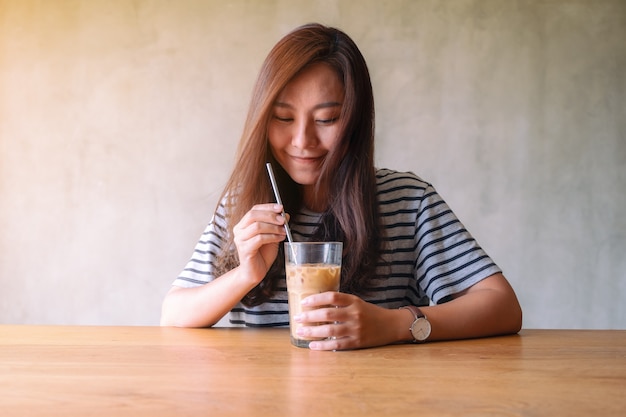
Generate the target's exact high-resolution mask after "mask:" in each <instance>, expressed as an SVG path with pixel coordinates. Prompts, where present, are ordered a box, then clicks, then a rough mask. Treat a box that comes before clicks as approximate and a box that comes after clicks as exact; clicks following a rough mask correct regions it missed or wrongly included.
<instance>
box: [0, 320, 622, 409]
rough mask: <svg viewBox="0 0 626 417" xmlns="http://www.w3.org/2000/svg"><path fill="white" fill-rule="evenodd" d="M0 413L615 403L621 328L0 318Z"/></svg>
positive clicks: (619, 386)
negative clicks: (303, 342) (410, 339)
mask: <svg viewBox="0 0 626 417" xmlns="http://www.w3.org/2000/svg"><path fill="white" fill-rule="evenodd" d="M0 390H1V391H0V415H1V416H4V417H13V416H63V417H68V416H215V415H217V416H238V417H245V416H255V417H259V416H292V415H293V416H344V415H345V416H348V415H350V416H406V415H409V414H413V415H418V416H447V415H455V416H456V415H463V416H485V415H494V416H495V415H498V416H501V415H507V416H509V415H520V416H576V415H590V416H594V417H600V416H603V417H604V416H623V415H626V331H564V330H554V331H553V330H524V331H522V332H521V333H520V335H515V336H506V337H496V338H488V339H480V340H467V341H455V342H441V343H431V344H425V345H394V346H386V347H381V348H375V349H366V350H358V351H348V352H314V351H310V350H308V349H301V348H296V347H293V346H291V345H290V344H289V334H288V332H287V330H285V329H263V330H250V329H176V328H161V327H82V326H0Z"/></svg>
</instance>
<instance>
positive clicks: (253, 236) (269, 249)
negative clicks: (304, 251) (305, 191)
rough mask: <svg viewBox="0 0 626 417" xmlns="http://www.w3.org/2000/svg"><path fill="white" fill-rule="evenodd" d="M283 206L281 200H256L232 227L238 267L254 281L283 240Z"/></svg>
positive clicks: (262, 273) (259, 279) (266, 269)
mask: <svg viewBox="0 0 626 417" xmlns="http://www.w3.org/2000/svg"><path fill="white" fill-rule="evenodd" d="M282 210H283V206H282V205H280V204H273V203H269V204H257V205H255V206H254V207H252V208H251V209H250V211H248V212H247V213H246V214H245V215H244V216H243V218H242V219H241V221H240V222H239V223H237V224H236V225H235V227H234V228H233V233H234V236H235V239H234V240H235V246H236V247H237V254H238V255H239V268H241V270H242V272H243V273H244V274H245V276H246V277H248V279H250V280H251V281H253V283H254V284H255V285H256V284H258V283H259V282H261V281H262V280H263V278H264V277H265V274H267V271H268V270H269V269H270V267H271V266H272V263H274V260H275V259H276V256H277V255H278V245H279V244H280V243H281V242H282V241H283V240H285V236H286V232H285V227H284V225H285V221H286V220H285V218H284V217H283V216H282Z"/></svg>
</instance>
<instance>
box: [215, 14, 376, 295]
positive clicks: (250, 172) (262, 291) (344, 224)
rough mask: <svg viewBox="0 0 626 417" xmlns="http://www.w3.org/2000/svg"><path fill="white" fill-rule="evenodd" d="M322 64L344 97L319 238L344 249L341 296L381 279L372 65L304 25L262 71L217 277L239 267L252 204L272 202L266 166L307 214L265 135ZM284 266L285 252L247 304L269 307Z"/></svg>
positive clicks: (324, 179)
mask: <svg viewBox="0 0 626 417" xmlns="http://www.w3.org/2000/svg"><path fill="white" fill-rule="evenodd" d="M316 63H325V64H327V65H329V66H330V67H331V68H332V69H334V70H335V71H336V72H337V75H338V77H339V79H340V80H341V81H342V83H343V86H344V89H345V92H344V103H343V106H342V114H341V118H340V121H341V128H340V135H341V136H340V137H341V140H340V141H339V143H338V145H337V146H336V147H335V149H333V150H332V151H331V152H329V154H328V156H327V158H326V160H325V162H324V165H323V167H322V172H321V175H320V177H319V179H318V181H317V183H316V185H315V189H316V190H324V191H325V192H321V193H319V195H320V196H326V197H325V198H326V200H327V201H325V202H324V203H325V204H324V207H327V208H326V211H325V212H324V213H323V215H322V220H321V223H320V226H319V227H318V229H317V232H316V235H315V238H316V239H319V240H339V241H343V243H344V259H343V267H342V279H341V281H342V283H341V290H342V291H344V292H350V293H354V294H364V293H366V292H367V290H368V289H370V287H371V280H372V279H373V278H374V277H375V267H376V264H377V261H378V260H379V258H380V244H381V235H382V228H381V226H380V220H379V212H378V201H377V198H376V170H375V168H374V97H373V93H372V85H371V81H370V76H369V71H368V69H367V64H366V62H365V59H364V58H363V55H362V54H361V52H360V51H359V49H358V47H357V46H356V44H355V43H354V41H352V39H350V37H349V36H348V35H346V34H345V33H344V32H342V31H340V30H338V29H336V28H331V27H326V26H323V25H320V24H308V25H304V26H301V27H298V28H296V29H295V30H293V31H292V32H290V33H289V34H287V35H286V36H285V37H283V38H282V39H281V40H280V41H279V42H278V43H277V44H276V45H275V46H274V48H273V49H272V50H271V51H270V53H269V55H268V56H267V58H266V59H265V62H264V63H263V66H262V67H261V71H260V74H259V77H258V79H257V82H256V85H255V87H254V90H253V95H252V100H251V103H250V108H249V111H248V117H247V119H246V123H245V126H244V131H243V134H242V137H241V141H240V143H239V148H238V157H237V163H236V166H235V169H234V170H233V173H232V174H231V177H230V179H229V181H228V183H227V185H226V188H225V190H224V193H223V195H222V200H225V201H226V203H227V210H226V211H227V222H228V225H229V226H228V228H229V230H228V236H227V238H226V239H227V240H226V245H225V247H223V248H222V252H221V254H220V255H218V262H217V269H218V271H219V272H221V273H223V272H226V271H228V270H229V269H231V268H233V267H235V266H236V265H237V264H238V259H237V252H236V250H234V243H233V238H234V236H233V233H232V228H233V226H234V225H235V224H237V223H238V222H239V220H241V218H242V217H243V216H244V215H245V213H246V212H247V211H248V210H249V209H250V208H251V207H252V206H253V205H254V204H259V203H265V202H270V201H274V200H273V196H272V191H271V188H270V184H269V181H268V179H267V173H266V171H265V163H266V161H273V162H274V163H273V165H274V167H275V171H276V174H277V181H278V183H279V187H280V189H281V191H282V192H281V194H283V195H282V197H283V203H284V205H285V210H286V211H287V212H288V213H296V212H297V211H298V210H299V209H300V208H301V206H302V193H301V192H300V186H299V185H298V184H296V183H295V182H294V181H293V180H291V178H290V177H289V175H287V173H286V172H284V170H282V169H281V168H280V166H278V164H277V163H276V161H275V160H274V159H273V157H272V155H271V151H270V148H269V143H268V136H267V132H268V125H269V121H270V118H271V116H272V112H273V105H274V102H275V100H276V98H277V96H278V95H279V93H280V92H281V91H282V90H283V88H284V87H285V86H286V85H287V83H289V81H291V80H292V79H293V78H294V77H295V76H296V75H297V74H299V73H300V72H301V71H302V70H303V69H304V68H306V67H308V66H310V65H312V64H316ZM280 246H282V245H280ZM283 263H284V257H283V254H282V248H281V249H280V251H279V256H278V257H277V259H276V261H275V262H274V264H273V266H272V267H271V268H270V271H269V272H268V273H267V275H266V277H265V278H264V279H263V281H261V283H259V285H258V286H257V287H256V288H254V289H253V290H252V291H250V293H248V295H246V297H245V298H244V299H243V300H242V302H243V303H244V304H247V305H258V304H261V303H263V302H265V301H267V300H268V299H269V298H270V297H271V296H272V294H273V293H274V291H275V290H276V283H277V281H278V279H279V278H280V274H281V273H283V272H282V271H283Z"/></svg>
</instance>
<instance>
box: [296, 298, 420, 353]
mask: <svg viewBox="0 0 626 417" xmlns="http://www.w3.org/2000/svg"><path fill="white" fill-rule="evenodd" d="M302 307H303V308H304V309H305V311H303V312H302V313H301V314H300V315H298V316H296V317H295V320H296V322H298V323H300V324H302V326H301V327H299V328H298V334H299V335H300V336H303V337H316V338H318V337H319V338H325V339H326V338H328V339H327V340H316V341H313V342H311V343H310V345H309V348H310V349H313V350H345V349H360V348H366V347H373V346H381V345H387V344H390V343H393V342H395V341H397V334H396V330H394V329H395V326H393V325H392V324H393V323H394V321H395V320H397V317H398V316H397V314H399V312H398V311H394V310H389V309H385V308H382V307H378V306H376V305H374V304H371V303H368V302H366V301H363V300H362V299H361V298H359V297H357V296H355V295H351V294H344V293H339V292H324V293H321V294H315V295H311V296H309V297H307V298H305V299H304V300H303V304H302ZM400 314H401V313H400ZM317 323H323V324H320V325H317ZM407 329H408V326H407ZM409 336H410V334H409V333H408V331H407V337H409Z"/></svg>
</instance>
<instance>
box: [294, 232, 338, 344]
mask: <svg viewBox="0 0 626 417" xmlns="http://www.w3.org/2000/svg"><path fill="white" fill-rule="evenodd" d="M341 251H342V244H341V242H319V243H318V242H307V243H304V242H297V243H292V244H289V243H286V244H285V275H286V279H287V292H288V297H289V323H290V331H291V343H292V344H294V345H295V346H299V347H308V346H309V342H310V341H311V340H316V339H315V338H303V337H301V336H298V335H297V333H296V330H297V328H298V326H300V324H298V323H295V322H294V320H293V319H292V318H293V317H294V316H296V315H298V314H300V313H301V312H302V311H303V307H302V304H301V301H302V300H303V299H304V298H306V297H308V296H309V295H313V294H318V293H322V292H326V291H339V283H340V277H341ZM307 325H309V324H307Z"/></svg>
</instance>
